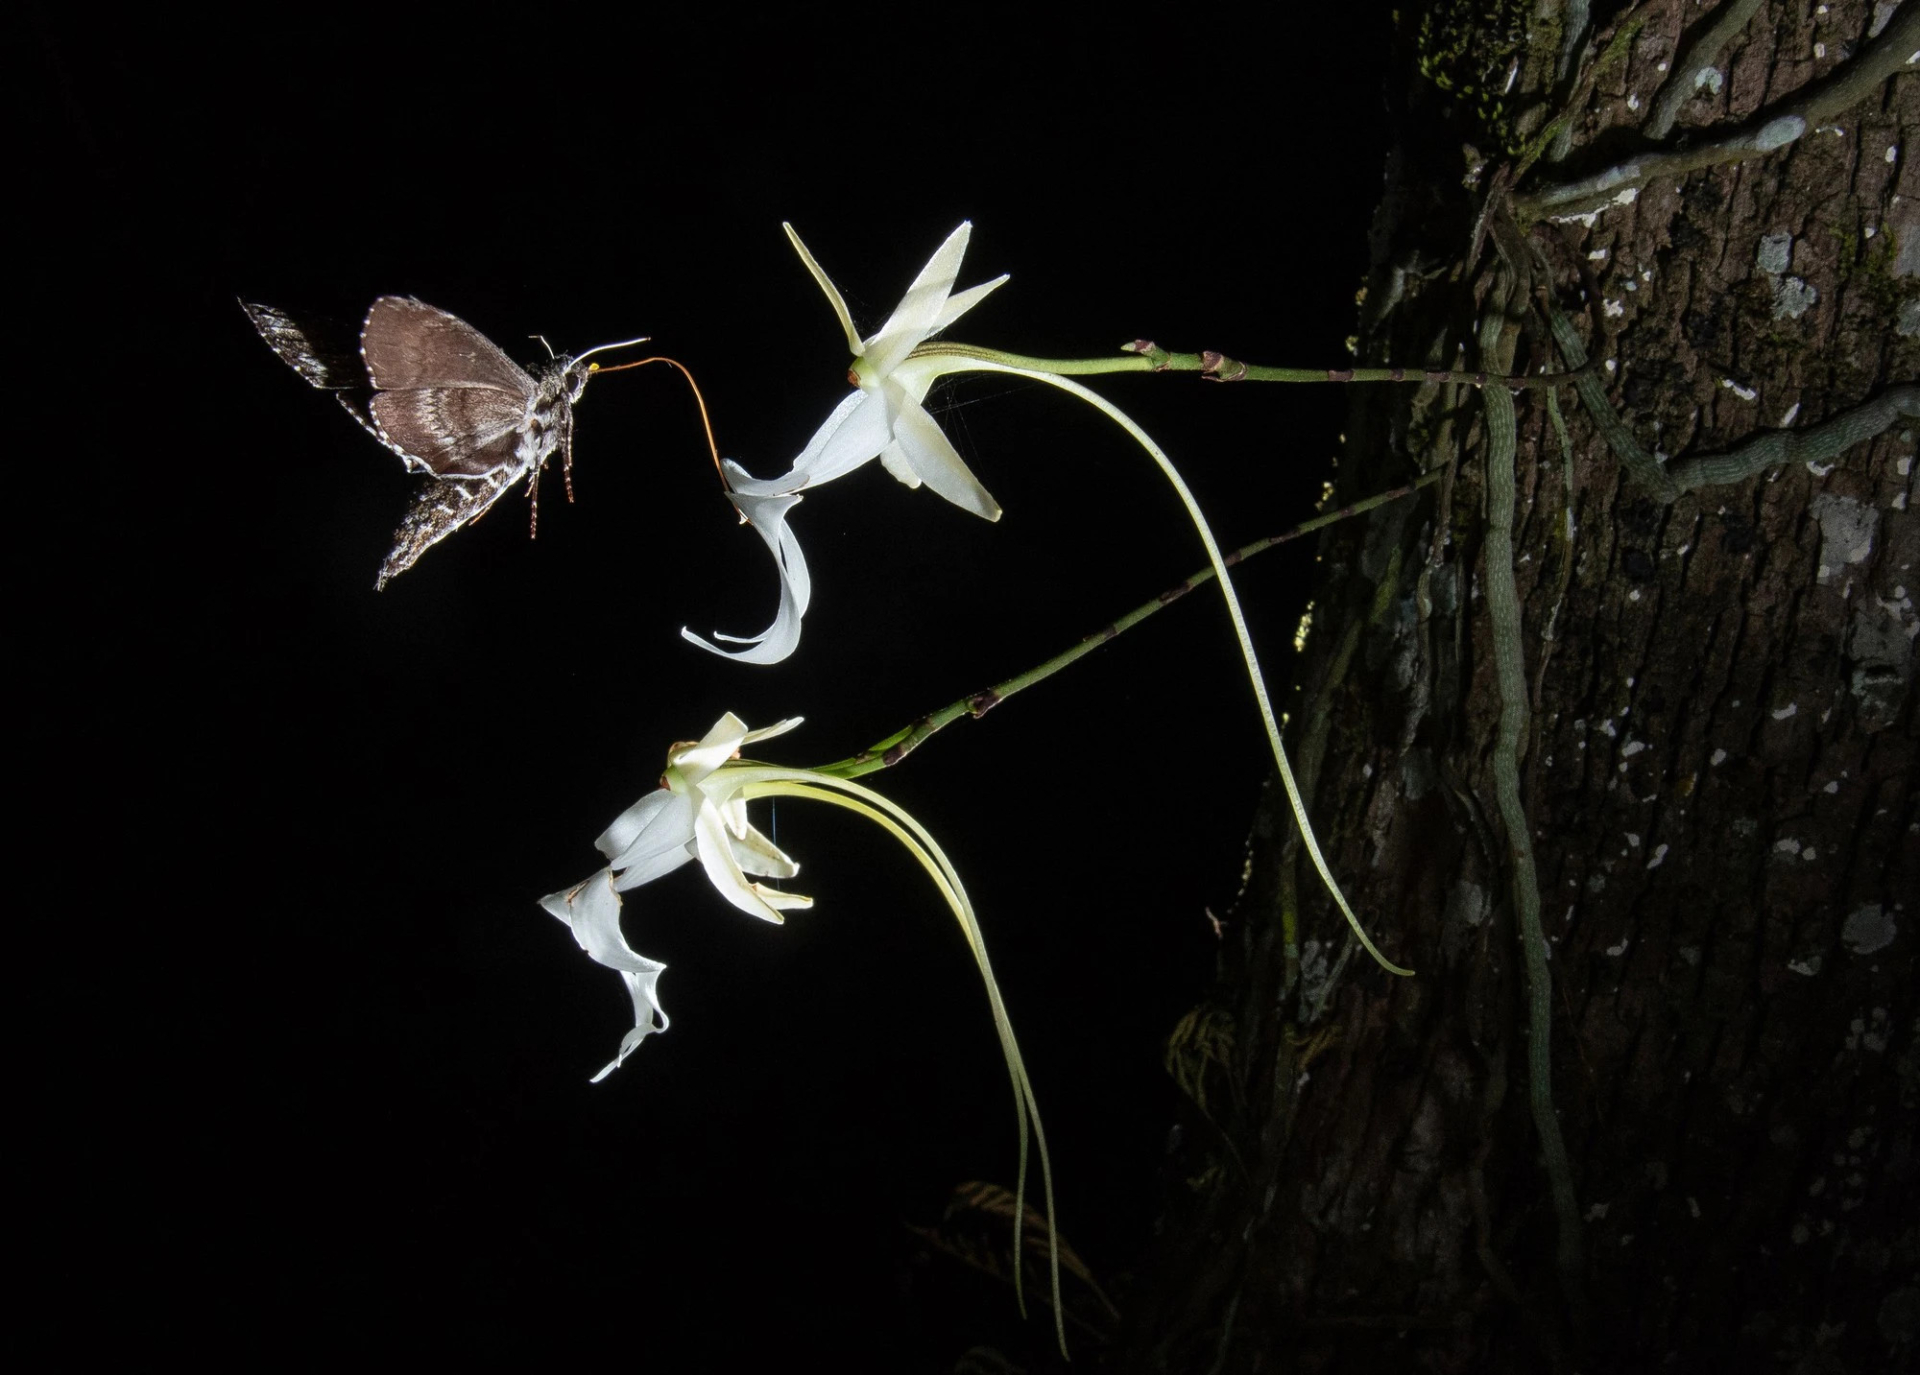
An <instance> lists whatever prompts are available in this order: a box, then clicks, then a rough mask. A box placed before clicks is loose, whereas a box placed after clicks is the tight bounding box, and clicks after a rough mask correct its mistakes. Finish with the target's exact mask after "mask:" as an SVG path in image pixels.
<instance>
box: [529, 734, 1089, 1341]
mask: <svg viewBox="0 0 1920 1375" xmlns="http://www.w3.org/2000/svg"><path fill="white" fill-rule="evenodd" d="M799 724H800V718H799V717H797V716H796V717H793V718H791V719H789V720H786V721H782V722H780V723H779V724H778V725H773V726H768V727H766V728H765V729H762V730H749V729H748V728H747V726H746V723H745V722H743V721H741V720H740V718H739V717H737V716H735V715H733V713H731V712H729V713H727V714H726V715H725V716H722V717H721V718H720V719H719V720H718V721H717V722H715V723H714V727H713V729H712V730H710V731H708V732H707V733H706V735H705V736H703V737H702V738H701V739H699V740H696V741H693V742H691V743H683V744H678V745H675V746H674V747H673V749H672V750H670V751H669V752H668V754H667V769H666V772H665V773H664V774H663V775H661V778H660V786H659V787H658V788H657V789H655V790H654V791H653V792H650V793H648V794H647V795H646V796H645V797H643V798H641V799H640V800H639V801H638V802H636V803H634V804H633V805H632V806H631V807H629V808H627V810H626V811H624V812H622V813H621V814H620V816H619V817H618V818H617V819H616V820H615V821H614V823H613V825H611V826H609V827H608V828H607V829H606V830H605V832H603V833H602V834H601V836H600V838H599V839H598V840H596V841H595V842H594V844H595V845H596V846H597V847H598V848H599V850H600V853H601V854H602V855H604V856H606V859H607V867H606V868H604V869H602V870H600V871H599V872H598V873H596V874H594V875H593V876H592V877H591V878H589V879H587V880H586V881H585V882H583V883H579V884H576V885H575V886H574V887H572V888H568V889H564V890H562V891H561V892H558V893H553V894H551V895H549V896H547V897H545V898H542V899H541V900H540V905H541V906H542V907H544V908H546V909H547V911H549V912H551V913H553V915H554V916H556V917H558V918H560V920H562V921H564V922H566V923H567V924H568V925H569V926H570V927H572V929H573V934H574V939H576V940H577V941H579V943H580V947H581V948H582V949H583V950H585V951H586V952H587V954H588V955H590V956H592V957H593V959H594V960H595V961H596V962H598V963H600V964H604V965H606V966H607V967H609V968H611V969H616V970H618V971H619V972H620V975H621V977H622V978H624V979H625V980H626V983H627V990H628V992H629V994H630V995H631V996H632V998H633V1008H634V1028H633V1030H632V1031H629V1032H628V1033H627V1034H626V1036H625V1038H624V1039H623V1040H622V1041H621V1043H620V1053H619V1055H618V1056H616V1057H615V1058H614V1060H613V1062H612V1063H611V1064H609V1065H608V1066H607V1067H606V1068H605V1069H603V1070H601V1071H600V1073H598V1074H596V1075H595V1076H594V1082H595V1083H598V1082H599V1081H600V1080H602V1079H604V1078H606V1077H607V1076H608V1075H609V1074H611V1073H612V1072H613V1071H614V1070H615V1069H618V1068H619V1066H620V1064H621V1062H622V1061H624V1060H625V1059H626V1058H627V1056H629V1055H631V1054H632V1053H633V1051H634V1050H635V1048H636V1047H638V1046H639V1044H640V1043H641V1042H642V1041H644V1040H645V1039H646V1038H647V1037H648V1036H649V1035H651V1034H652V1033H653V1032H655V1031H664V1030H666V1026H667V1019H666V1014H665V1013H664V1012H662V1011H661V1010H660V1001H659V996H658V991H657V987H656V986H657V984H658V982H659V977H660V973H661V971H662V970H663V969H665V968H666V966H665V965H663V964H660V963H659V962H658V961H656V960H649V959H647V958H646V957H645V956H644V955H639V954H636V953H635V952H634V951H633V950H631V949H629V948H628V946H627V942H626V939H625V938H624V937H623V936H622V935H621V933H620V894H622V893H624V892H629V891H631V890H632V889H635V888H638V887H640V886H641V885H642V884H644V883H650V882H652V881H653V880H654V879H656V878H659V877H660V876H661V875H662V874H666V873H671V872H672V871H673V870H675V869H678V868H679V867H680V866H681V865H683V864H685V863H687V862H688V861H689V860H693V859H697V860H699V861H700V865H701V867H702V868H703V869H705V870H706V873H707V878H708V879H709V880H710V881H711V882H712V884H713V886H714V887H715V888H716V889H717V890H718V891H719V893H720V895H721V896H722V897H724V898H725V899H726V900H727V901H728V902H730V903H732V904H733V905H734V906H735V907H738V908H739V909H740V910H741V911H743V912H747V913H749V914H751V915H753V916H756V917H759V918H761V919H762V920H764V921H771V922H779V921H783V920H784V918H783V917H782V916H781V915H780V913H781V912H782V911H783V910H787V909H791V908H796V907H810V906H812V904H813V899H812V898H806V897H801V896H800V895H798V894H796V893H784V892H781V891H779V890H778V889H775V888H769V887H768V886H766V885H765V884H762V883H757V882H755V881H754V880H753V879H752V878H750V877H749V875H756V874H757V875H761V876H764V877H768V878H792V877H793V876H794V875H795V874H797V873H798V872H799V871H800V866H799V865H798V864H796V863H794V861H793V860H792V859H791V858H789V857H788V856H787V855H786V854H784V853H782V852H781V850H780V849H779V847H778V846H776V845H775V844H774V843H773V842H772V841H771V840H770V839H768V838H767V837H766V836H764V835H762V834H761V833H760V832H759V831H758V830H756V829H755V828H754V827H753V825H752V824H751V823H749V822H748V820H747V803H748V802H749V801H752V800H754V799H757V798H763V797H792V798H800V799H805V800H808V801H815V802H830V803H832V804H834V805H835V806H838V807H841V808H844V809H846V810H847V811H850V812H852V813H854V814H855V815H856V816H862V817H865V818H866V819H867V820H869V821H871V822H873V823H874V824H875V825H877V826H879V827H880V828H881V829H882V830H884V831H886V832H887V833H888V834H889V835H891V836H892V837H893V838H894V839H895V840H897V841H899V842H900V844H901V845H902V846H904V847H905V848H906V850H907V852H908V853H909V854H911V855H912V856H913V857H914V858H915V859H916V860H918V861H919V863H920V866H921V868H922V869H924V870H925V871H926V873H927V875H928V876H929V877H930V878H931V879H932V880H933V883H934V887H935V888H936V889H937V890H938V891H939V893H940V896H941V897H942V898H943V899H945V901H946V903H947V906H948V908H949V909H950V910H951V911H952V912H953V915H954V917H955V919H956V920H958V921H959V923H960V930H961V932H962V934H963V935H964V936H965V937H966V941H967V946H968V948H969V949H970V950H971V951H972V952H973V958H974V963H975V965H976V967H978V969H979V970H980V978H981V981H982V982H983V983H985V985H986V990H987V1003H988V1006H989V1008H990V1010H991V1011H992V1014H993V1025H994V1030H995V1031H996V1032H997V1033H998V1035H999V1038H1000V1051H1001V1054H1002V1055H1003V1056H1004V1057H1005V1058H1006V1062H1007V1074H1008V1076H1009V1077H1010V1078H1011V1079H1012V1081H1013V1097H1014V1107H1015V1111H1016V1113H1017V1115H1018V1118H1017V1120H1018V1122H1019V1128H1020V1163H1019V1173H1018V1175H1017V1184H1016V1186H1015V1196H1016V1199H1017V1200H1018V1203H1017V1206H1016V1208H1015V1210H1014V1216H1015V1219H1016V1222H1015V1228H1016V1230H1015V1244H1014V1256H1015V1261H1014V1265H1015V1270H1014V1278H1015V1282H1016V1285H1017V1284H1018V1280H1019V1264H1020V1262H1019V1257H1020V1256H1021V1254H1022V1253H1023V1250H1024V1248H1023V1247H1022V1246H1021V1245H1020V1243H1019V1235H1020V1234H1019V1230H1018V1229H1019V1227H1020V1222H1019V1219H1022V1218H1024V1216H1025V1212H1026V1207H1025V1198H1026V1187H1027V1142H1028V1138H1029V1135H1031V1137H1032V1138H1033V1140H1034V1141H1035V1142H1037V1144H1038V1146H1039V1151H1040V1177H1041V1179H1042V1181H1043V1182H1044V1185H1045V1189H1046V1197H1047V1223H1048V1252H1049V1259H1050V1261H1051V1267H1050V1268H1051V1271H1052V1287H1053V1307H1054V1317H1055V1332H1056V1334H1057V1335H1058V1337H1059V1339H1060V1342H1061V1348H1062V1350H1064V1349H1065V1344H1066V1332H1065V1329H1064V1327H1062V1326H1061V1322H1060V1313H1061V1307H1060V1262H1059V1252H1058V1250H1057V1243H1056V1242H1055V1241H1054V1238H1053V1170H1052V1166H1051V1164H1050V1162H1049V1159H1048V1156H1047V1137H1046V1133H1045V1132H1044V1131H1043V1130H1042V1129H1041V1126H1040V1109H1039V1106H1038V1104H1037V1103H1036V1102H1035V1101H1034V1095H1033V1085H1032V1083H1031V1082H1030V1081H1029V1080H1028V1078H1027V1071H1026V1066H1025V1064H1024V1063H1023V1062H1022V1061H1021V1058H1020V1047H1019V1044H1018V1043H1017V1042H1016V1041H1015V1040H1014V1037H1013V1024H1012V1022H1011V1021H1009V1020H1008V1017H1007V1009H1006V1006H1005V1004H1003V1003H1002V1002H1001V999H1000V987H999V985H998V983H996V982H995V980H994V977H993V966H992V965H991V964H990V963H989V962H988V960H987V947H986V938H985V936H984V935H983V934H982V933H981V930H980V922H979V918H978V917H977V916H976V915H975V913H974V910H973V903H972V900H971V899H969V898H968V897H967V890H966V887H965V885H963V884H962V883H961V882H960V875H959V873H958V871H956V870H955V869H954V867H953V863H952V861H950V860H949V859H948V858H947V857H946V854H945V853H944V852H943V851H942V850H941V849H940V846H939V844H938V842H936V841H935V840H934V838H933V837H932V836H931V835H929V834H928V833H927V830H926V828H925V827H923V826H922V825H921V824H920V823H919V822H917V821H915V820H914V819H913V818H912V817H911V816H909V815H908V814H907V813H906V812H904V811H902V810H901V809H900V808H899V807H897V806H895V805H894V804H893V803H892V802H890V801H888V800H887V799H886V798H885V797H883V796H881V795H880V794H879V793H876V792H874V791H873V790H872V789H871V788H867V787H864V786H862V785H861V784H859V783H856V782H854V781H853V780H852V779H850V778H839V777H836V776H834V775H832V774H829V773H824V772H821V771H820V770H817V769H795V768H784V767H780V766H777V765H771V764H759V763H754V762H751V761H748V760H743V759H741V758H740V749H741V747H742V746H744V745H749V744H752V743H753V742H755V741H758V740H766V739H769V738H771V737H772V736H776V735H780V734H783V733H784V732H786V731H789V730H792V729H793V728H794V727H795V726H797V725H799ZM656 1019H657V1024H656ZM1016 1292H1018V1291H1017V1290H1016ZM1021 1304H1022V1307H1023V1308H1024V1306H1025V1298H1024V1296H1022V1298H1021Z"/></svg>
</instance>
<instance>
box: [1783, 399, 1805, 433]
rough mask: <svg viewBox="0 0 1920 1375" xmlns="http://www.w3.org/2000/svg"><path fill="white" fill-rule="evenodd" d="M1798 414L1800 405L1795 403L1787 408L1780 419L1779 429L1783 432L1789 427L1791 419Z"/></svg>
mask: <svg viewBox="0 0 1920 1375" xmlns="http://www.w3.org/2000/svg"><path fill="white" fill-rule="evenodd" d="M1798 414H1800V403H1799V402H1798V401H1796V402H1794V403H1793V404H1792V405H1791V406H1789V407H1787V413H1786V414H1785V415H1783V416H1781V417H1780V428H1781V429H1783V430H1784V429H1785V428H1786V427H1787V426H1789V425H1791V424H1792V423H1793V418H1794V417H1795V416H1796V415H1798Z"/></svg>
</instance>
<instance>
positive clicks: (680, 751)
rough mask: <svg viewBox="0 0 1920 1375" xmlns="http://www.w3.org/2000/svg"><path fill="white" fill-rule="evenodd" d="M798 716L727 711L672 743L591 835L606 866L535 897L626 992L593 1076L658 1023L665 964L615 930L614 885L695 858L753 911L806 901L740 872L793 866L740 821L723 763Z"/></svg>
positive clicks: (790, 871)
mask: <svg viewBox="0 0 1920 1375" xmlns="http://www.w3.org/2000/svg"><path fill="white" fill-rule="evenodd" d="M799 724H800V718H799V717H797V716H796V717H794V718H793V719H792V720H788V721H782V722H780V723H779V724H778V725H775V726H768V727H767V728H766V729H764V730H748V729H747V727H746V724H745V723H744V722H742V721H741V720H740V718H739V717H737V716H735V715H733V714H732V713H731V712H729V713H728V714H727V715H725V716H723V717H721V718H720V720H719V721H718V722H716V723H715V724H714V727H713V729H712V730H710V731H708V732H707V734H706V735H705V737H703V738H702V739H700V740H698V741H695V742H693V743H691V744H680V745H676V746H674V747H673V749H672V750H671V751H670V752H669V753H668V755H667V771H666V772H665V773H664V774H663V775H661V778H660V787H659V788H658V789H656V790H655V791H653V792H650V793H648V794H647V795H646V796H645V797H643V798H641V799H640V800H639V801H638V802H636V803H634V804H633V805H632V806H631V807H629V808H627V810H626V811H624V812H622V813H621V814H620V816H619V817H618V818H617V819H616V820H615V821H614V823H613V825H611V826H609V827H608V828H607V829H606V831H605V832H604V833H603V834H602V835H601V836H600V838H599V839H598V840H596V841H595V842H594V844H595V845H596V846H598V847H599V850H600V853H601V854H603V855H605V856H606V857H607V861H608V863H607V867H606V868H605V869H602V870H601V871H600V872H599V873H597V874H595V875H594V876H593V877H592V878H589V879H588V880H586V882H584V883H580V884H577V885H575V886H574V887H572V888H567V889H563V890H562V891H560V892H558V893H552V894H549V895H548V896H546V897H544V898H542V899H541V900H540V905H541V906H542V907H544V908H546V909H547V911H549V912H551V913H553V915H554V916H556V917H558V918H559V919H560V920H561V921H564V922H566V923H567V925H568V926H570V927H571V928H572V929H573V936H574V939H575V940H577V941H579V942H580V948H581V949H582V950H584V951H586V952H587V954H588V955H589V956H591V957H592V958H593V960H594V961H595V962H596V963H599V964H603V965H606V966H607V968H609V969H614V970H618V971H619V973H620V977H621V978H622V979H624V980H625V981H626V984H627V992H628V993H629V995H631V997H632V998H633V1013H634V1027H633V1030H632V1031H629V1032H628V1033H627V1034H626V1037H625V1039H623V1040H622V1041H621V1042H620V1053H619V1055H617V1056H615V1057H614V1060H613V1062H612V1063H611V1064H609V1065H608V1066H607V1067H606V1068H605V1069H603V1070H601V1071H600V1072H599V1073H598V1074H596V1075H594V1076H593V1082H594V1083H596V1084H597V1083H599V1082H600V1081H601V1080H602V1079H604V1078H606V1077H607V1076H608V1075H609V1074H611V1073H613V1071H614V1070H616V1069H618V1068H619V1067H620V1065H621V1063H622V1062H623V1061H625V1060H626V1058H627V1057H628V1056H629V1055H631V1054H633V1052H634V1051H635V1050H636V1049H637V1048H638V1047H639V1045H640V1043H641V1042H642V1041H644V1040H645V1039H646V1038H647V1037H648V1036H649V1035H650V1034H651V1033H653V1032H655V1031H665V1030H666V1029H667V1015H666V1013H665V1012H664V1011H663V1010H662V1009H661V1007H660V998H659V992H658V987H657V985H658V983H659V979H660V973H661V971H662V970H664V969H665V968H666V966H665V965H664V964H661V963H660V962H659V961H657V960H650V959H648V958H647V957H646V956H645V955H641V954H639V953H637V952H636V951H634V950H633V949H632V948H631V947H629V946H628V945H627V942H626V938H625V937H624V936H622V935H621V933H620V894H622V893H624V892H628V891H630V890H631V889H634V888H638V887H639V886H640V885H641V884H643V883H650V882H652V881H653V880H654V879H657V878H659V877H660V876H661V875H662V874H667V873H671V872H672V871H673V870H675V869H678V868H679V867H680V866H681V865H683V864H685V863H687V862H688V861H689V860H693V859H698V860H699V861H700V863H701V867H703V868H704V869H705V870H706V871H707V877H708V879H710V880H711V881H712V883H713V886H714V887H715V888H716V889H718V890H719V892H720V894H721V896H722V897H724V898H726V899H727V901H729V902H731V903H732V904H733V905H734V906H735V907H738V908H739V909H740V910H741V911H743V912H747V913H750V914H752V915H753V916H756V917H759V918H761V919H762V920H765V921H773V922H778V921H783V920H785V918H783V917H782V916H781V915H780V912H781V910H783V909H790V908H796V907H807V906H810V905H811V904H812V902H813V899H811V898H806V897H801V896H800V895H799V894H797V893H782V892H780V891H778V890H777V889H773V888H769V887H767V886H766V885H764V884H760V883H755V882H754V881H753V880H752V879H749V878H748V877H747V875H748V874H758V875H762V876H765V877H769V878H792V877H793V876H794V875H795V874H797V873H798V872H799V871H800V866H799V865H797V864H795V863H794V862H793V860H791V859H789V858H788V857H787V856H786V855H784V854H782V853H781V852H780V849H779V848H778V847H777V846H776V845H774V843H773V842H772V841H771V840H769V839H767V837H766V836H764V835H762V834H761V833H760V832H759V831H758V830H756V829H754V827H753V826H751V825H750V824H748V822H747V804H746V800H745V799H744V798H741V797H738V796H736V795H735V793H734V790H735V787H736V786H737V784H736V779H737V778H738V777H739V775H738V774H737V773H729V771H728V770H727V768H726V765H727V763H728V762H729V761H730V760H732V759H734V758H735V757H737V756H738V754H739V752H740V747H741V746H742V745H745V744H749V743H751V742H752V741H755V740H765V739H767V738H769V737H771V736H775V735H779V734H781V733H782V732H784V731H789V730H792V729H793V728H794V727H795V726H797V725H799ZM656 1018H657V1024H656Z"/></svg>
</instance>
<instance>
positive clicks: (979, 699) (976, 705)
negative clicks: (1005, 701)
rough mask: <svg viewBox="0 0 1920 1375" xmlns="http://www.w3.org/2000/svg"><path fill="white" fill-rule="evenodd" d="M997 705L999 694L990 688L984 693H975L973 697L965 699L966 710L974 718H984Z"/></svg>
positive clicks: (998, 703)
mask: <svg viewBox="0 0 1920 1375" xmlns="http://www.w3.org/2000/svg"><path fill="white" fill-rule="evenodd" d="M999 705H1000V694H999V693H997V692H995V691H994V690H993V689H992V688H988V689H987V690H986V691H985V692H976V693H974V694H973V696H971V697H969V698H967V710H968V711H969V712H971V713H972V714H973V715H974V716H975V717H976V718H977V717H981V716H985V715H986V714H987V713H988V712H990V711H992V710H993V709H994V708H995V707H997V706H999Z"/></svg>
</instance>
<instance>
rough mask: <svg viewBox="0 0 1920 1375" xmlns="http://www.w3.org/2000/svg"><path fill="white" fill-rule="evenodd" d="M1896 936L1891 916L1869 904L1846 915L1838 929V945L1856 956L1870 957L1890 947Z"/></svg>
mask: <svg viewBox="0 0 1920 1375" xmlns="http://www.w3.org/2000/svg"><path fill="white" fill-rule="evenodd" d="M1898 934H1899V930H1898V927H1897V925H1896V923H1895V922H1894V919H1893V914H1892V913H1890V912H1888V911H1887V910H1886V909H1885V908H1883V907H1881V905H1880V904H1879V903H1877V902H1870V903H1868V904H1867V905H1866V906H1864V907H1859V908H1856V909H1854V910H1853V911H1852V912H1850V913H1848V914H1847V919H1846V921H1845V922H1844V923H1842V924H1841V927H1840V943H1841V944H1842V945H1844V946H1846V947H1847V949H1848V950H1850V951H1852V952H1853V953H1854V954H1856V955H1871V954H1873V953H1874V952H1875V951H1877V950H1885V949H1886V948H1887V947H1888V946H1889V945H1892V944H1893V940H1894V937H1895V936H1896V935H1898Z"/></svg>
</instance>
